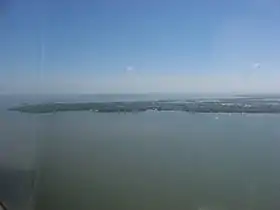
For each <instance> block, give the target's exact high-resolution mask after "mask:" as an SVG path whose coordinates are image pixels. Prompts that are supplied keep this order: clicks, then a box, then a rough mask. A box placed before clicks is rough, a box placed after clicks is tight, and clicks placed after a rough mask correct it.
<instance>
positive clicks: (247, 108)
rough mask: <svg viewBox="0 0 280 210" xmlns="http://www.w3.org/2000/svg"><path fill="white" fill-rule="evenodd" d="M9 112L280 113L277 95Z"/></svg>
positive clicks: (53, 105) (68, 105)
mask: <svg viewBox="0 0 280 210" xmlns="http://www.w3.org/2000/svg"><path fill="white" fill-rule="evenodd" d="M9 110H10V111H19V112H23V113H34V114H36V113H38V114H40V113H56V112H66V111H91V112H101V113H114V112H115V113H123V112H127V113H130V112H145V111H183V112H190V113H280V100H279V99H277V98H270V99H266V98H244V97H240V98H223V99H193V100H155V101H124V102H86V103H45V104H24V105H21V106H18V107H12V108H10V109H9Z"/></svg>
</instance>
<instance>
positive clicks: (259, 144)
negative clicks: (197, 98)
mask: <svg viewBox="0 0 280 210" xmlns="http://www.w3.org/2000/svg"><path fill="white" fill-rule="evenodd" d="M2 99H3V97H2ZM32 100H33V99H32ZM7 101H9V103H8V102H7ZM19 101H22V99H21V100H19V99H17V100H11V99H10V98H9V100H8V99H7V97H4V99H3V100H2V108H1V111H0V123H1V125H0V133H1V139H0V156H1V158H0V164H1V165H0V166H1V170H2V172H1V173H0V175H1V176H3V177H2V179H1V180H0V196H2V197H3V199H4V200H6V203H8V204H10V206H12V207H13V209H24V208H19V206H20V205H21V206H24V207H26V209H27V208H28V207H30V206H32V205H34V204H35V207H36V209H38V210H63V209H65V210H72V209H73V210H77V209H83V210H92V209H96V210H107V209H108V210H113V209H114V210H115V209H118V210H165V209H166V210H171V209H172V210H183V209H184V210H188V209H189V210H198V209H199V210H206V209H207V210H231V209H232V210H236V209H238V210H243V209H244V210H255V209H256V210H274V209H275V210H276V209H280V152H279V151H280V123H279V122H280V115H263V114H262V115H245V116H242V115H240V114H233V115H231V116H230V115H227V114H221V115H216V114H215V115H214V114H195V115H191V114H188V113H182V112H146V113H140V114H117V113H102V114H101V113H91V112H68V113H57V114H44V115H32V114H20V113H16V112H7V111H6V108H7V105H8V104H9V106H10V105H14V104H17V103H19ZM217 116H218V118H217ZM3 174H5V175H3ZM12 175H13V176H12ZM35 175H36V177H38V179H37V182H36V196H33V195H32V187H31V186H32V184H34V183H32V177H34V176H35ZM5 179H6V180H8V181H6V180H5ZM3 180H5V181H3ZM3 186H4V187H3ZM3 189H4V190H3ZM0 199H2V198H0Z"/></svg>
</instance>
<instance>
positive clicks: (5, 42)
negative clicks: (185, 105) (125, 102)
mask: <svg viewBox="0 0 280 210" xmlns="http://www.w3.org/2000/svg"><path fill="white" fill-rule="evenodd" d="M0 7H1V8H0V92H2V93H15V92H17V93H27V92H29V93H39V92H49V93H53V92H57V93H63V92H65V93H66V92H67V93H70V92H75V93H96V92H154V91H161V92H216V91H218V92H228V91H239V92H242V91H273V92H275V91H279V90H280V82H279V81H280V72H279V70H280V69H279V66H280V24H279V23H280V12H279V11H280V1H278V0H232V1H226V0H211V1H210V0H204V1H203V0H190V1H187V0H182V1H180V0H168V1H167V0H166V1H164V0H141V1H140V0H98V1H97V0H80V1H78V0H67V1H66V0H24V1H23V0H0ZM277 88H278V89H277Z"/></svg>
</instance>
